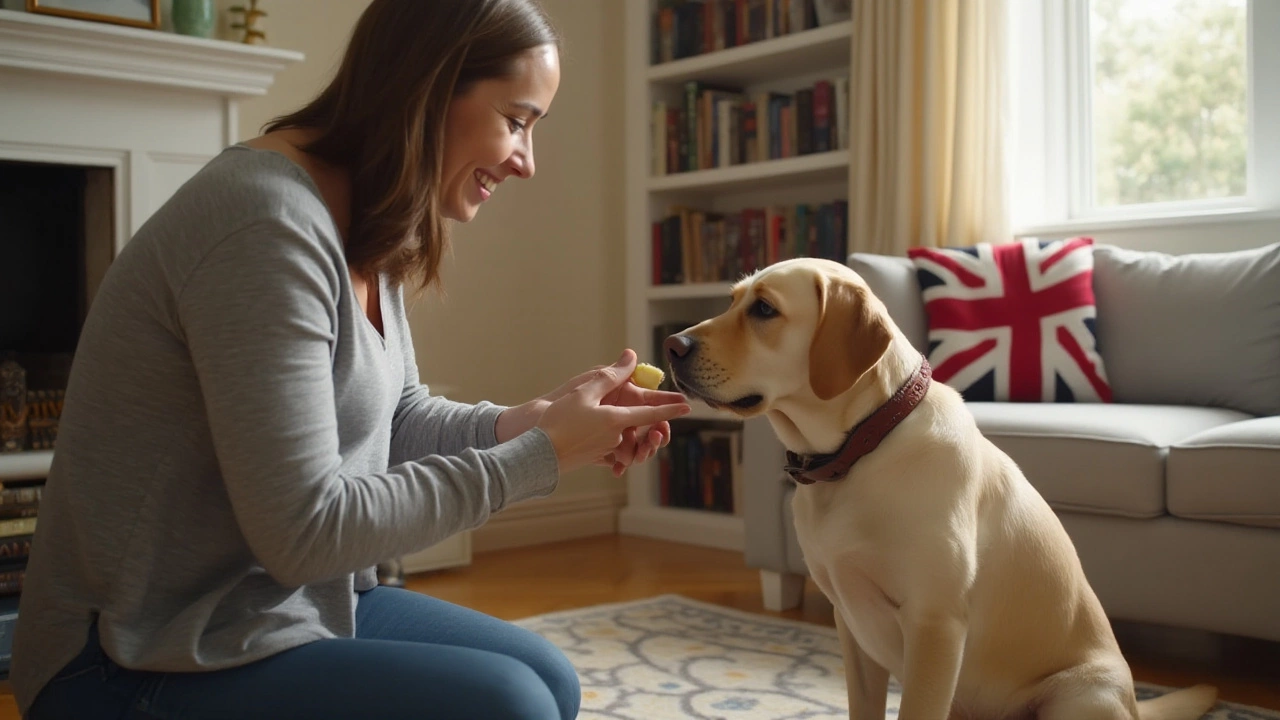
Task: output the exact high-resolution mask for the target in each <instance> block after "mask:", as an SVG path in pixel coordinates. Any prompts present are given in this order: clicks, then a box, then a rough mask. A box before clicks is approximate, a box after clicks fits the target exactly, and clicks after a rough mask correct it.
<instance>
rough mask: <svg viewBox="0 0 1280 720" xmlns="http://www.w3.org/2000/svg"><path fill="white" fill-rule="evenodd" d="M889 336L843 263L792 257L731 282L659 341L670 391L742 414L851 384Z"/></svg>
mask: <svg viewBox="0 0 1280 720" xmlns="http://www.w3.org/2000/svg"><path fill="white" fill-rule="evenodd" d="M893 337H894V331H893V326H892V324H891V321H890V320H889V319H888V314H887V312H886V311H885V309H884V305H883V304H882V303H881V302H880V301H879V300H878V299H877V298H876V297H875V296H874V295H873V294H872V293H871V291H870V290H869V289H868V288H867V285H866V282H864V281H863V279H862V278H861V277H859V276H858V274H857V273H855V272H854V271H853V270H851V269H849V268H848V267H847V266H845V265H842V264H840V263H837V262H833V261H830V260H818V259H813V258H800V259H796V260H787V261H783V262H780V263H777V264H775V265H771V266H769V267H767V268H765V269H763V270H760V271H759V272H757V273H755V274H754V275H751V276H750V277H747V278H745V279H743V280H742V281H740V282H738V283H736V284H735V285H734V287H733V290H732V304H731V305H730V306H729V309H728V310H727V311H725V312H724V313H722V314H720V315H717V316H716V317H713V318H710V319H707V320H705V321H703V322H701V323H699V324H697V325H695V326H693V327H691V328H689V329H688V330H685V331H684V332H682V333H678V334H676V335H672V336H671V337H669V338H667V339H666V342H665V343H664V344H663V350H664V354H665V356H666V359H667V362H668V364H669V365H670V368H671V376H672V379H673V380H674V382H675V383H676V386H677V387H678V388H679V389H680V391H681V392H683V393H684V394H685V395H687V396H689V397H690V398H695V399H700V400H702V401H704V402H706V403H707V404H708V405H710V406H712V407H716V408H726V409H729V410H732V411H734V412H736V413H738V414H739V415H742V416H744V417H750V416H753V415H759V414H762V413H765V412H768V411H769V410H770V409H772V408H773V407H774V406H775V405H776V404H777V403H778V402H779V401H783V400H789V399H809V400H813V399H816V400H819V401H827V400H831V399H833V398H836V397H837V396H840V395H842V394H843V393H845V392H847V391H848V390H849V389H850V388H852V387H853V385H854V383H856V382H857V381H858V379H859V378H860V377H862V375H863V374H864V373H866V372H867V371H868V370H869V369H871V368H872V367H873V366H875V364H876V363H877V362H878V361H879V360H880V358H881V356H883V355H884V354H885V352H886V351H887V350H888V348H889V345H890V343H891V342H892V340H893Z"/></svg>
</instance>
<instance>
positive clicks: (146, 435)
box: [10, 146, 558, 713]
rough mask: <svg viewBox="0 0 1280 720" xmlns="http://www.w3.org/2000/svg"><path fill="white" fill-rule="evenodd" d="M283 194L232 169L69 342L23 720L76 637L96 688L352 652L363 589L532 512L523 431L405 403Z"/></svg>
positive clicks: (305, 221) (37, 551)
mask: <svg viewBox="0 0 1280 720" xmlns="http://www.w3.org/2000/svg"><path fill="white" fill-rule="evenodd" d="M381 291H382V292H381V298H382V313H383V324H384V326H385V337H384V336H383V334H380V333H379V332H378V331H377V329H376V328H374V326H373V325H372V324H371V323H370V322H369V321H368V318H366V317H365V315H364V313H363V311H362V309H361V307H360V304H359V302H358V301H357V300H356V298H355V296H354V295H353V293H352V288H351V281H350V276H349V274H348V271H347V267H346V263H345V261H344V259H343V253H342V244H341V240H340V239H339V236H338V234H337V231H336V230H335V228H334V226H333V224H332V221H331V220H330V217H329V214H328V212H327V209H326V207H325V205H324V202H323V200H322V199H321V197H320V195H319V192H318V191H317V190H316V188H315V186H314V185H313V184H312V182H311V180H310V178H309V177H308V176H307V175H306V173H305V172H304V171H303V170H302V169H301V168H300V167H298V166H297V165H295V164H294V163H293V162H291V161H290V160H288V159H287V158H285V157H284V156H283V155H280V154H278V153H274V152H270V151H263V150H254V149H250V148H247V147H244V146H235V147H231V148H228V149H226V150H224V151H223V152H222V153H221V154H220V155H218V156H217V157H216V158H214V159H213V160H212V161H210V162H209V164H208V165H206V166H205V167H204V168H202V169H201V170H200V171H199V172H198V173H197V174H196V175H195V176H194V177H193V178H192V179H191V180H190V181H189V182H187V183H186V184H185V185H184V186H183V187H182V188H180V189H179V190H178V191H177V193H176V194H175V195H174V197H173V198H172V199H171V200H170V201H169V202H168V203H166V204H165V205H164V206H163V207H161V208H160V209H159V210H158V211H157V212H156V213H155V215H154V216H153V217H151V218H150V219H149V220H148V221H147V222H146V224H145V225H143V226H142V228H141V229H140V230H139V231H138V233H137V235H136V236H135V237H134V238H133V239H132V240H131V241H130V242H129V244H128V245H127V246H126V247H125V249H124V250H123V251H122V252H121V253H120V255H119V256H118V257H117V258H116V260H115V261H114V262H113V263H112V265H111V267H110V269H109V271H108V273H107V276H106V278H105V280H104V281H103V283H102V285H101V288H100V290H99V292H98V294H97V296H96V297H95V298H94V300H93V304H92V308H91V311H90V313H89V316H88V318H87V320H86V322H85V325H84V329H83V331H82V333H81V336H80V341H79V345H78V346H77V349H76V354H75V359H74V363H73V366H72V370H71V378H70V384H69V386H68V388H67V399H66V405H65V409H64V413H63V415H62V419H61V423H60V427H59V435H58V443H57V449H56V453H55V458H54V462H53V468H52V471H51V472H50V475H49V479H48V483H47V486H46V489H45V494H44V496H43V500H42V503H41V506H40V522H39V526H38V528H37V531H36V534H35V539H34V542H33V547H32V551H31V557H30V561H29V565H28V570H27V578H26V585H25V588H24V590H23V593H22V598H21V605H20V608H19V615H18V624H17V629H16V634H15V638H14V655H13V664H12V673H11V676H10V680H11V683H12V686H13V690H14V694H15V695H16V699H17V701H18V705H19V708H20V710H21V711H22V712H23V713H25V712H26V711H27V709H28V708H29V707H30V705H31V703H32V701H33V700H34V699H35V696H36V694H37V693H38V692H39V691H40V689H41V688H42V687H43V686H44V685H45V683H47V682H48V681H49V679H50V678H51V677H52V676H53V675H54V674H55V673H56V672H57V671H58V670H59V669H60V668H61V667H62V666H63V665H65V664H66V663H67V662H68V661H70V660H71V659H72V658H73V657H74V656H75V655H76V654H77V653H78V652H79V651H80V650H81V648H82V647H83V646H84V643H85V640H86V633H87V631H88V630H89V628H90V624H91V623H92V622H93V621H94V620H95V619H96V620H97V622H98V630H99V633H100V635H101V638H102V644H103V647H104V648H105V650H106V652H107V653H108V655H110V656H111V657H112V658H113V659H114V660H115V661H116V662H118V663H119V664H121V665H123V666H125V667H129V668H135V669H142V670H157V671H188V670H206V669H216V668H223V667H228V666H235V665H239V664H243V663H248V662H251V661H254V660H257V659H260V658H263V657H265V656H268V655H271V654H273V653H277V652H279V651H281V650H284V649H287V648H290V647H294V646H297V645H300V644H303V643H308V642H311V641H313V640H317V639H321V638H331V637H350V636H352V634H353V629H354V628H353V626H354V610H355V604H356V599H357V595H356V591H357V590H364V589H368V588H370V587H373V586H374V585H375V584H376V577H375V573H374V566H375V565H376V564H377V563H378V562H380V561H382V560H385V559H388V558H392V557H395V556H399V555H403V554H408V553H411V552H415V551H417V550H421V549H423V548H425V547H427V546H429V545H432V544H434V543H436V542H438V541H440V540H443V539H444V538H446V537H448V536H450V535H452V534H454V533H457V532H459V531H462V530H466V529H469V528H474V527H477V526H479V525H481V524H482V523H484V522H485V520H486V519H488V517H489V516H490V514H491V513H494V512H497V511H498V510H500V509H502V508H503V507H505V506H507V505H510V504H511V503H514V502H517V501H520V500H523V499H527V498H531V497H537V496H544V495H548V494H550V493H551V491H552V490H553V489H554V488H555V486H556V482H557V479H558V467H557V462H556V456H555V451H554V448H553V447H552V445H551V442H550V440H549V439H548V438H547V436H546V434H545V433H543V432H542V431H541V430H538V429H534V430H530V431H529V432H526V433H524V434H523V435H521V436H520V437H517V438H515V439H513V440H511V441H509V442H506V443H503V444H498V443H497V440H496V438H495V435H494V423H495V421H496V419H497V417H498V414H499V412H501V410H502V409H503V408H502V407H499V406H496V405H492V404H489V403H484V402H482V403H479V404H477V405H468V404H462V403H457V402H453V401H449V400H446V399H443V398H440V397H435V396H431V395H430V394H429V392H428V390H427V388H426V387H425V386H423V385H421V384H419V380H418V372H417V365H416V361H415V359H414V351H413V344H412V340H411V338H410V335H409V328H408V325H407V322H406V319H405V309H404V304H403V297H402V295H401V293H400V291H399V289H398V288H396V287H393V286H390V285H389V284H388V283H386V282H385V281H384V282H382V283H381Z"/></svg>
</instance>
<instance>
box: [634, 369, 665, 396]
mask: <svg viewBox="0 0 1280 720" xmlns="http://www.w3.org/2000/svg"><path fill="white" fill-rule="evenodd" d="M663 377H665V374H664V373H663V372H662V370H661V369H659V368H657V367H654V366H653V365H650V364H649V363H639V364H637V365H636V370H635V372H633V373H631V382H633V383H635V384H636V385H639V386H640V387H642V388H645V389H646V390H657V389H658V386H659V385H661V384H662V378H663Z"/></svg>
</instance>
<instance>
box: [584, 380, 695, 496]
mask: <svg viewBox="0 0 1280 720" xmlns="http://www.w3.org/2000/svg"><path fill="white" fill-rule="evenodd" d="M655 395H656V396H658V397H659V398H662V399H663V401H664V402H674V403H680V402H685V400H684V396H682V395H680V394H679V393H668V392H658V391H654V390H645V389H644V388H642V387H640V386H638V385H636V384H635V383H631V382H627V383H623V384H622V385H621V386H620V387H619V388H618V389H617V390H614V391H613V392H611V393H609V395H607V396H606V397H605V399H604V402H605V403H606V404H609V405H623V406H628V407H634V406H640V405H646V404H653V402H652V398H653V396H655ZM670 442H671V423H669V422H667V421H666V420H663V421H662V422H658V423H654V424H653V425H649V426H647V427H639V428H627V429H626V430H624V431H623V432H622V442H620V443H618V446H617V447H616V448H614V450H613V452H611V453H609V454H608V455H606V456H605V457H604V458H602V459H601V460H600V461H599V463H598V464H600V465H607V466H609V468H610V469H611V470H612V471H613V476H614V477H621V475H622V473H623V472H625V471H626V469H627V468H629V467H631V466H632V465H636V464H639V463H642V462H645V461H646V460H648V459H649V458H651V457H653V456H654V454H656V453H657V452H658V449H659V448H662V447H665V446H666V445H667V444H668V443H670Z"/></svg>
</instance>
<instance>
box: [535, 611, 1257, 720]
mask: <svg viewBox="0 0 1280 720" xmlns="http://www.w3.org/2000/svg"><path fill="white" fill-rule="evenodd" d="M516 624H518V625H521V626H524V627H527V628H529V629H531V630H533V631H535V632H538V633H540V634H541V635H543V636H544V637H546V638H547V639H549V640H551V641H552V642H554V643H555V644H556V645H558V646H559V647H560V648H562V649H563V650H564V651H565V653H566V654H567V655H568V657H569V659H570V660H571V661H572V662H573V664H574V666H575V667H576V668H577V669H578V674H579V676H580V677H581V679H582V712H581V714H580V715H579V716H578V717H579V719H580V720H605V719H606V718H607V719H608V720H676V719H677V718H680V719H683V718H706V719H709V720H710V719H714V720H836V719H837V718H847V717H848V713H847V711H846V709H845V704H846V702H847V701H846V699H845V688H844V671H843V670H842V668H841V664H840V645H839V641H837V640H836V636H835V630H833V629H832V628H829V627H825V626H821V625H814V624H812V623H802V622H797V621H794V620H784V619H775V618H772V617H768V616H763V615H753V614H750V613H745V612H740V611H737V610H732V609H729V608H723V607H720V606H717V605H710V604H707V603H702V602H698V601H695V600H690V599H688V598H684V597H680V596H678V595H663V596H659V597H655V598H650V599H647V600H638V601H635V602H628V603H618V604H614V605H599V606H596V607H589V608H583V609H581V610H569V611H566V612H560V613H552V614H549V615H539V616H536V617H531V618H526V619H523V620H519V621H517V622H516ZM1164 690H1165V689H1164V688H1160V687H1156V686H1152V685H1142V686H1140V687H1139V689H1138V696H1139V697H1140V698H1143V697H1149V696H1152V695H1159V694H1160V693H1161V692H1163V691H1164ZM900 691H901V688H900V687H899V686H898V685H897V683H896V682H895V683H893V684H892V685H891V686H890V688H889V703H888V712H887V714H886V717H889V718H894V717H897V714H898V702H899V699H900V697H899V693H900ZM1206 718H1208V719H1209V720H1280V713H1276V712H1271V711H1267V710H1262V709H1260V708H1251V707H1245V706H1242V705H1234V704H1229V703H1219V704H1218V707H1217V708H1215V709H1214V711H1213V712H1212V713H1211V714H1210V715H1208V716H1206Z"/></svg>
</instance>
